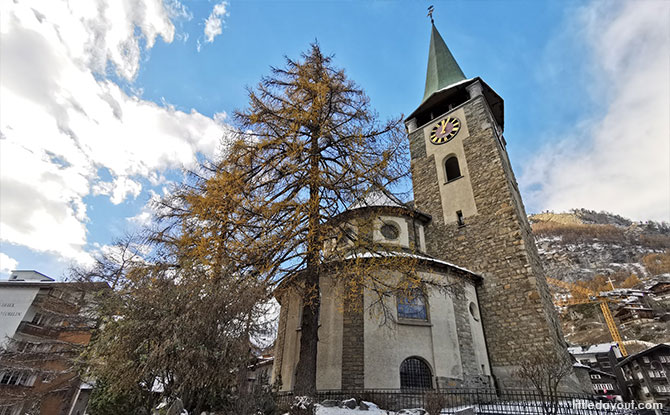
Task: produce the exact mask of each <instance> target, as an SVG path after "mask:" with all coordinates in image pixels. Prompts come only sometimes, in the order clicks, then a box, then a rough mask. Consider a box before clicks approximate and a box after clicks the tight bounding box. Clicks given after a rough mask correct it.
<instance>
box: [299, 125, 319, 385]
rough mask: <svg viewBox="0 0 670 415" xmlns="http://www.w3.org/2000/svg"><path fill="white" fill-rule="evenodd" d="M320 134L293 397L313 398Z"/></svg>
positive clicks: (312, 172) (313, 149) (313, 151)
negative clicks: (305, 396) (298, 354)
mask: <svg viewBox="0 0 670 415" xmlns="http://www.w3.org/2000/svg"><path fill="white" fill-rule="evenodd" d="M319 135H320V130H319V129H318V128H315V129H313V130H312V131H311V140H310V141H311V142H310V151H309V158H310V160H309V207H308V219H307V220H308V230H307V253H306V254H307V255H306V259H307V261H306V270H305V271H306V277H305V286H304V291H303V296H302V300H303V308H302V324H301V325H300V357H299V358H298V365H297V367H296V373H295V386H294V388H293V392H294V393H295V395H296V396H297V395H307V396H314V395H315V394H316V354H317V345H318V343H319V308H320V307H321V297H320V295H319V294H320V291H319V290H320V287H319V267H318V261H319V253H320V251H321V246H320V240H319V236H320V235H319V225H320V216H319V215H320V205H321V194H320V190H321V189H320V188H319V183H320V180H321V177H320V171H319V158H320V155H321V150H320V148H319Z"/></svg>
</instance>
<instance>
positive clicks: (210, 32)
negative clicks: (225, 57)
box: [205, 1, 228, 43]
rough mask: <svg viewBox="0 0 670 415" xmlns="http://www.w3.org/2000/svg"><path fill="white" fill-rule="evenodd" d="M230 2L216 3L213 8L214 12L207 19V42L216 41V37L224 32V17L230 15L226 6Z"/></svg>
mask: <svg viewBox="0 0 670 415" xmlns="http://www.w3.org/2000/svg"><path fill="white" fill-rule="evenodd" d="M227 7H228V3H227V2H225V1H222V2H221V3H219V4H216V5H215V6H214V8H213V9H212V12H211V13H210V14H209V17H207V20H205V41H206V42H207V43H212V42H214V38H215V37H217V36H218V35H220V34H221V33H222V32H223V29H222V27H221V26H222V24H223V18H224V17H225V16H227V15H228V11H227V10H226V8H227Z"/></svg>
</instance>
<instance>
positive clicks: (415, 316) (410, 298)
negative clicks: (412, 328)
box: [398, 288, 428, 321]
mask: <svg viewBox="0 0 670 415" xmlns="http://www.w3.org/2000/svg"><path fill="white" fill-rule="evenodd" d="M398 318H399V319H406V320H424V321H425V320H428V312H427V310H426V298H425V297H424V295H423V292H422V291H421V289H419V288H417V289H414V290H412V291H411V292H410V293H409V294H407V295H400V296H398Z"/></svg>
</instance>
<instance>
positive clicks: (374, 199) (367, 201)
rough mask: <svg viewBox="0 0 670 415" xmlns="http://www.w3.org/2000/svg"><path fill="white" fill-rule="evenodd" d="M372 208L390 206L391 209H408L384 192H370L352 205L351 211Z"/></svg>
mask: <svg viewBox="0 0 670 415" xmlns="http://www.w3.org/2000/svg"><path fill="white" fill-rule="evenodd" d="M370 206H390V207H402V208H406V207H407V206H405V204H404V203H402V202H401V201H400V200H398V199H397V198H396V197H395V196H393V195H391V194H389V193H386V192H384V191H381V190H377V191H372V192H368V193H367V194H366V195H365V197H363V198H362V199H361V200H359V201H358V202H356V203H354V204H353V205H351V206H350V207H349V209H350V210H353V209H360V208H364V207H370Z"/></svg>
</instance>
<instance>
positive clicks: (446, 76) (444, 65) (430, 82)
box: [423, 25, 466, 101]
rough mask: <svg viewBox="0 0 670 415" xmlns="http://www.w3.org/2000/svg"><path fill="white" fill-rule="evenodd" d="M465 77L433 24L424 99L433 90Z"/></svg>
mask: <svg viewBox="0 0 670 415" xmlns="http://www.w3.org/2000/svg"><path fill="white" fill-rule="evenodd" d="M464 79H466V78H465V74H463V71H462V70H461V68H460V67H459V66H458V63H456V59H454V57H453V55H452V54H451V52H449V48H448V47H447V44H446V43H444V40H443V39H442V36H440V32H438V31H437V29H436V28H435V25H433V30H432V31H431V33H430V50H429V51H428V71H427V72H426V92H425V93H424V94H423V101H425V100H426V99H427V98H428V97H429V96H430V95H431V94H432V93H433V92H435V91H439V90H440V89H442V88H444V87H446V86H449V85H451V84H454V83H456V82H459V81H462V80H464Z"/></svg>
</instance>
